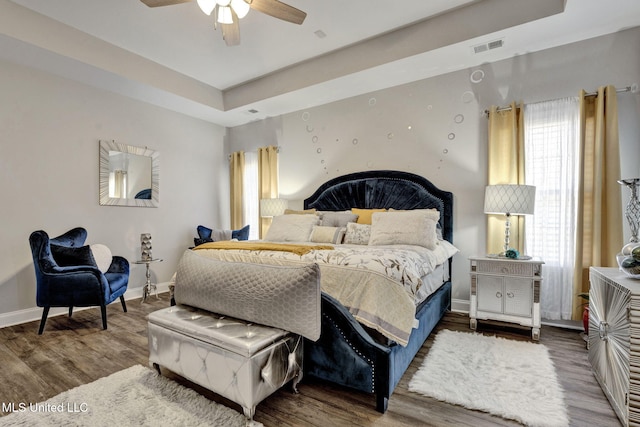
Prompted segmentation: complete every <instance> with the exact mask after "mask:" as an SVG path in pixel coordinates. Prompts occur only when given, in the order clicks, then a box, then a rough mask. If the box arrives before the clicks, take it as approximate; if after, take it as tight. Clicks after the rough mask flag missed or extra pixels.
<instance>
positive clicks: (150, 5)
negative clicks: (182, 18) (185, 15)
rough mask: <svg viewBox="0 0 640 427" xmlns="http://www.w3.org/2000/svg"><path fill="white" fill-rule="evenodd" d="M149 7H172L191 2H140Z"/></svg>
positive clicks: (155, 0) (159, 0)
mask: <svg viewBox="0 0 640 427" xmlns="http://www.w3.org/2000/svg"><path fill="white" fill-rule="evenodd" d="M140 1H141V2H142V3H144V4H146V5H147V6H149V7H159V6H171V5H174V4H180V3H189V2H190V1H191V0H140Z"/></svg>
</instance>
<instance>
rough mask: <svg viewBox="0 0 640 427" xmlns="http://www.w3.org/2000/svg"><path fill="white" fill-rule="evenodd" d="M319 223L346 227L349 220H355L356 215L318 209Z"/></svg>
mask: <svg viewBox="0 0 640 427" xmlns="http://www.w3.org/2000/svg"><path fill="white" fill-rule="evenodd" d="M319 215H320V218H321V221H320V224H321V225H324V226H327V227H346V226H347V224H348V223H350V222H357V221H358V215H356V214H353V213H351V211H346V212H333V211H320V212H319Z"/></svg>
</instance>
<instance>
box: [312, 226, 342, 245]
mask: <svg viewBox="0 0 640 427" xmlns="http://www.w3.org/2000/svg"><path fill="white" fill-rule="evenodd" d="M346 231H347V229H346V228H345V227H326V226H322V225H314V226H313V230H311V237H310V238H309V240H311V241H312V242H314V243H335V244H338V245H339V244H340V243H342V240H343V239H344V234H345V232H346Z"/></svg>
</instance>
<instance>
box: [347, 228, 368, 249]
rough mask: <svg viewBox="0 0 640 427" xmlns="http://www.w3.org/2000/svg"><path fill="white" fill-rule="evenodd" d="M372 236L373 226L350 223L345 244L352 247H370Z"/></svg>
mask: <svg viewBox="0 0 640 427" xmlns="http://www.w3.org/2000/svg"><path fill="white" fill-rule="evenodd" d="M370 236H371V225H369V224H358V223H355V222H350V223H348V224H347V232H346V234H345V235H344V243H345V244H350V245H368V244H369V238H370Z"/></svg>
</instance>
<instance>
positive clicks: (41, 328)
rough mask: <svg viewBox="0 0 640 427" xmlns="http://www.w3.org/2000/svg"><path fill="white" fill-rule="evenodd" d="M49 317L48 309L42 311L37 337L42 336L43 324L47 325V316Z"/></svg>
mask: <svg viewBox="0 0 640 427" xmlns="http://www.w3.org/2000/svg"><path fill="white" fill-rule="evenodd" d="M48 315H49V307H45V308H43V309H42V319H40V329H38V335H42V332H43V331H44V324H45V323H47V316H48Z"/></svg>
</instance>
